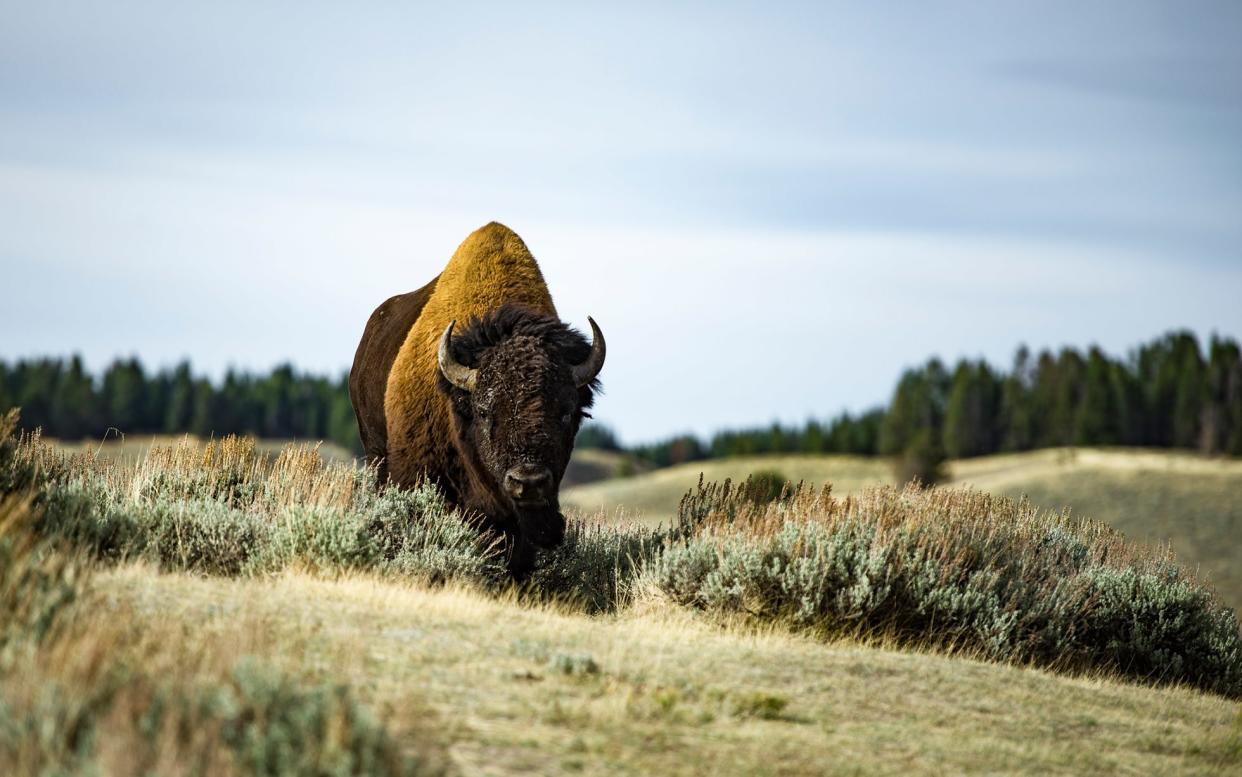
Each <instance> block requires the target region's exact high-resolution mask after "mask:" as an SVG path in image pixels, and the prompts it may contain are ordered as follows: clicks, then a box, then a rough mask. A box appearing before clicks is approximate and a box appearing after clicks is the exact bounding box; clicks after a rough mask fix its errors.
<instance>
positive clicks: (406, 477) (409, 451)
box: [384, 222, 556, 501]
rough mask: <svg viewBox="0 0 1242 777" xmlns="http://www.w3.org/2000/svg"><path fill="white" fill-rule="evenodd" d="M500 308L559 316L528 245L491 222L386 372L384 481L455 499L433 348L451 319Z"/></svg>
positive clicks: (454, 468)
mask: <svg viewBox="0 0 1242 777" xmlns="http://www.w3.org/2000/svg"><path fill="white" fill-rule="evenodd" d="M505 304H518V305H523V306H525V307H528V308H530V309H532V310H535V311H537V312H539V313H543V314H545V315H548V316H553V317H555V316H556V308H555V307H554V306H553V305H552V295H551V294H549V293H548V287H547V284H546V283H545V282H544V279H543V274H542V273H541V272H540V271H539V265H537V264H536V263H535V258H534V257H533V256H531V253H530V251H529V250H528V249H527V248H526V244H525V243H523V242H522V239H521V238H520V237H518V236H517V234H516V233H514V232H513V230H511V229H509V228H508V227H506V226H504V225H502V224H498V223H496V222H492V223H490V224H488V225H487V226H485V227H483V228H481V229H478V230H476V231H475V232H473V233H471V235H470V236H469V237H467V238H466V239H465V240H464V241H463V242H462V244H461V245H460V246H459V247H458V249H457V251H456V252H455V253H454V254H453V258H452V259H450V260H449V263H448V266H446V267H445V268H444V271H443V272H442V273H440V276H439V278H438V279H437V280H436V283H435V288H434V290H433V291H432V293H431V296H430V297H429V298H428V300H427V302H426V304H425V305H424V306H423V309H422V311H421V313H420V314H419V316H418V319H417V320H416V321H415V322H414V324H413V326H411V327H410V330H409V334H408V335H407V336H406V338H405V342H404V343H403V344H402V345H401V348H400V350H399V351H398V352H397V356H396V358H395V360H394V361H393V364H392V369H391V371H390V372H389V374H388V381H387V386H386V389H385V392H384V416H385V420H386V429H387V440H386V442H387V460H388V477H389V478H390V479H391V480H392V481H393V482H394V483H396V484H398V485H401V486H410V485H413V484H414V483H416V482H417V481H418V480H419V479H420V478H421V477H424V476H430V477H431V478H432V479H433V480H436V481H438V482H439V484H440V485H441V487H443V488H444V489H445V491H446V493H447V494H448V496H449V498H450V499H452V500H454V501H456V497H457V494H459V493H461V492H463V491H465V488H464V486H465V483H464V482H463V480H462V479H463V477H464V476H465V472H464V471H463V469H462V467H461V463H460V459H459V457H458V455H457V451H456V450H455V448H454V444H453V440H454V437H455V435H454V434H453V428H452V410H451V408H450V405H449V401H448V399H447V398H446V397H445V396H444V395H443V394H441V393H440V392H439V390H438V389H437V387H436V384H437V381H438V380H439V377H438V376H439V367H438V366H437V364H436V350H437V348H438V345H439V342H440V336H441V335H442V334H444V329H445V328H446V327H447V326H448V325H449V322H450V321H454V320H456V321H457V322H459V323H461V324H464V323H465V322H467V321H469V320H471V319H474V318H482V317H483V316H484V315H485V314H486V313H488V312H489V311H491V310H493V309H495V308H498V307H501V306H502V305H505Z"/></svg>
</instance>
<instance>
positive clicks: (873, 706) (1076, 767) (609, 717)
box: [95, 566, 1242, 775]
mask: <svg viewBox="0 0 1242 777" xmlns="http://www.w3.org/2000/svg"><path fill="white" fill-rule="evenodd" d="M95 585H96V586H97V590H98V592H99V593H100V594H101V595H102V596H103V597H104V598H105V599H106V600H107V601H111V602H115V604H114V605H112V606H113V607H117V608H120V609H121V610H122V611H124V612H126V613H128V615H127V617H131V618H134V619H135V622H136V623H137V624H138V625H139V627H140V628H142V629H144V630H149V631H153V632H155V633H162V634H168V635H170V636H171V638H173V639H183V638H184V637H182V636H181V635H187V634H193V635H195V637H194V638H195V639H203V640H207V641H215V642H230V643H233V644H240V645H244V646H245V647H244V650H245V651H246V652H248V653H250V654H252V655H254V656H256V657H258V658H259V659H260V660H262V661H264V662H267V663H271V664H274V665H276V666H279V667H280V668H281V669H283V670H284V671H286V672H289V673H291V674H293V675H296V676H308V677H312V678H320V679H323V678H329V679H332V680H333V681H336V682H349V683H350V684H351V685H352V686H353V687H354V688H356V689H358V693H359V694H360V696H361V698H362V699H363V700H364V701H365V702H366V703H368V704H369V705H370V706H371V707H373V708H375V709H388V710H390V711H391V713H392V714H391V717H390V724H391V725H392V727H393V728H394V729H395V730H397V731H404V730H421V731H422V732H423V735H424V736H431V737H432V738H433V739H436V740H437V741H439V742H441V743H442V744H443V746H444V748H445V749H446V750H447V752H448V754H449V758H450V760H451V762H452V764H453V765H454V766H455V768H457V769H459V770H460V772H461V773H463V774H487V775H510V774H545V775H560V774H566V775H568V774H669V775H681V774H685V775H691V774H718V775H777V774H782V775H784V774H806V775H823V774H827V775H834V774H840V775H858V774H908V773H942V774H970V773H975V774H984V773H990V774H996V773H1010V774H1026V773H1030V774H1036V773H1040V774H1048V773H1059V774H1170V775H1172V774H1211V773H1220V774H1224V773H1228V772H1229V771H1230V770H1232V769H1236V768H1239V766H1242V762H1240V761H1239V760H1238V758H1239V757H1242V756H1240V754H1239V748H1242V718H1240V717H1239V707H1238V705H1237V704H1236V703H1234V702H1228V701H1226V700H1224V699H1222V698H1220V697H1215V696H1210V695H1204V694H1200V693H1195V692H1192V691H1189V690H1182V689H1176V688H1165V689H1152V688H1143V687H1138V686H1132V685H1127V684H1123V683H1117V682H1115V681H1111V680H1108V679H1106V678H1100V677H1096V678H1092V677H1079V678H1071V677H1064V676H1058V675H1054V674H1050V673H1045V672H1041V671H1036V670H1030V669H1017V668H1013V667H1006V666H999V665H994V664H986V663H980V662H975V661H970V660H964V659H952V658H945V657H943V656H937V655H932V654H920V653H911V652H898V651H895V650H889V649H883V648H875V647H862V646H859V645H856V644H851V643H849V642H837V643H832V644H824V643H822V642H820V641H817V640H815V639H812V638H810V637H800V636H796V635H790V634H788V633H784V632H782V631H779V630H755V629H752V628H746V627H743V626H740V625H739V626H736V627H726V628H721V624H720V623H719V622H717V621H714V620H708V619H704V618H702V617H700V616H696V615H695V614H693V613H690V612H687V611H679V610H670V609H663V608H659V609H647V610H645V611H644V610H642V609H637V610H629V611H626V612H623V613H620V614H616V615H611V616H596V617H589V618H588V617H583V616H582V615H581V614H579V613H576V612H573V611H566V610H562V609H560V608H557V607H552V606H530V605H521V604H519V603H517V602H515V601H513V600H512V599H507V598H505V597H500V598H496V597H491V596H485V595H481V594H479V593H477V592H473V591H468V590H461V589H455V588H451V587H450V588H439V589H428V588H425V587H417V586H410V585H403V584H400V583H394V582H391V581H382V580H376V579H372V578H367V577H356V576H345V577H339V578H336V579H324V578H321V577H313V576H308V575H305V574H300V573H289V574H285V575H281V576H279V577H276V578H274V579H269V580H262V581H259V580H229V579H221V578H200V577H194V576H188V575H184V574H161V573H159V572H158V571H157V570H154V569H151V568H148V567H142V566H136V567H135V566H129V567H123V568H120V569H117V570H115V571H113V572H110V573H107V574H105V575H103V576H101V577H100V578H99V579H98V580H97V581H96V583H95ZM234 649H235V648H234ZM412 700H413V701H414V702H416V703H413V704H412V703H411V701H412Z"/></svg>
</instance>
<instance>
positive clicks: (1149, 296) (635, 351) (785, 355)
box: [0, 2, 1242, 441]
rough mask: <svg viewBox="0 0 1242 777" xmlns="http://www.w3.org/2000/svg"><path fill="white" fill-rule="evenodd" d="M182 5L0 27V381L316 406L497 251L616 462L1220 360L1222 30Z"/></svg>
mask: <svg viewBox="0 0 1242 777" xmlns="http://www.w3.org/2000/svg"><path fill="white" fill-rule="evenodd" d="M175 5H179V4H172V3H150V4H142V3H108V4H100V3H89V4H88V3H81V4H75V3H59V2H49V3H9V2H4V3H0V6H2V8H0V11H2V14H3V15H2V17H0V18H3V19H4V22H3V24H0V270H2V272H0V278H3V284H4V286H5V290H6V293H5V294H4V299H5V303H4V305H3V306H0V357H3V358H14V357H18V356H26V355H33V354H45V353H52V354H66V353H69V352H72V351H79V352H82V353H83V354H84V355H85V356H86V357H87V359H88V361H89V362H90V363H91V364H92V365H93V366H97V367H98V366H102V365H103V364H105V363H106V362H107V361H108V360H109V359H111V358H112V357H113V356H115V355H120V354H130V353H136V354H138V355H139V356H141V357H142V358H143V359H144V361H145V362H147V363H148V364H150V365H163V364H169V363H171V362H173V361H175V360H176V359H179V358H180V357H182V356H188V357H190V358H191V359H192V360H193V362H194V363H195V365H196V366H197V367H198V368H201V369H205V370H208V371H210V372H212V373H213V374H218V373H219V372H220V371H221V370H223V368H224V367H225V366H227V365H230V364H232V365H237V366H241V367H246V368H252V369H266V368H267V367H270V366H271V365H272V364H274V363H276V362H278V361H283V360H291V361H293V362H294V363H296V364H297V365H299V366H300V367H302V368H306V369H310V370H315V371H327V370H331V371H337V370H341V369H344V368H346V367H347V366H348V364H349V362H350V360H351V359H352V356H353V350H354V347H355V345H356V343H357V339H358V336H359V334H360V333H361V329H362V326H363V324H364V322H365V321H366V318H367V316H368V315H369V313H370V311H371V310H372V308H373V307H374V306H375V305H376V304H378V303H379V302H380V301H381V300H382V299H384V298H385V297H387V296H389V295H391V294H394V293H398V292H402V291H408V290H410V289H413V288H416V287H418V286H420V285H422V284H423V283H425V282H426V281H427V280H429V279H430V278H431V277H432V276H434V275H435V274H436V273H437V272H438V271H439V270H440V268H441V267H442V266H443V264H444V262H445V261H446V260H447V259H448V257H449V255H450V254H451V253H452V251H453V249H454V248H455V247H456V245H457V243H458V242H460V241H461V239H462V238H463V237H464V236H465V235H466V234H467V233H469V232H470V231H471V230H472V229H474V228H476V227H478V226H480V225H482V224H484V223H486V222H487V221H490V220H493V219H495V220H500V221H503V222H504V223H506V224H508V225H509V226H511V227H513V228H514V229H515V230H517V231H518V233H519V234H521V235H522V236H523V237H524V238H525V239H526V241H527V243H528V244H529V245H530V247H531V249H532V250H533V251H534V253H535V255H536V256H537V257H538V258H539V260H540V262H541V264H542V266H543V268H544V273H545V275H546V277H547V278H548V281H549V285H550V286H551V289H552V292H553V296H554V298H555V299H556V301H557V304H558V306H559V308H560V310H561V313H562V316H563V317H565V318H566V319H568V320H570V321H573V322H575V323H577V324H578V325H579V326H584V325H585V321H586V315H587V314H588V313H590V314H591V315H594V316H595V317H596V319H597V320H598V321H599V322H600V323H601V325H602V326H603V327H604V331H605V333H606V334H607V335H608V342H609V360H608V365H607V367H606V368H605V372H604V376H603V377H604V379H605V386H606V394H605V396H604V397H603V398H602V399H601V401H600V403H599V412H598V416H599V417H600V418H601V419H603V420H606V421H609V422H611V423H612V424H613V425H615V426H616V428H617V429H618V430H619V431H620V432H621V434H622V436H623V437H624V438H625V439H627V440H629V441H639V440H646V439H651V438H653V437H657V436H661V435H664V434H667V433H671V432H675V431H682V430H693V431H697V432H710V431H712V430H714V429H716V428H719V427H721V426H738V425H751V424H761V423H766V422H768V421H771V420H774V419H781V420H784V421H802V420H804V419H805V418H807V417H808V416H812V415H814V416H817V417H825V416H829V415H832V414H835V413H836V412H838V411H840V410H841V409H843V408H850V409H861V408H866V407H869V406H872V405H875V404H878V403H881V402H883V401H885V400H886V399H887V398H888V394H889V392H890V390H891V389H892V387H893V385H894V383H895V380H896V378H897V376H898V374H899V372H900V371H901V369H902V368H903V367H905V366H907V365H910V364H913V363H917V362H921V361H922V360H923V359H924V358H926V357H927V356H929V355H932V354H938V355H940V356H941V357H943V358H945V359H955V358H957V357H959V356H963V355H966V356H984V357H987V358H989V359H991V360H993V361H995V362H997V363H999V364H1007V363H1008V361H1009V359H1010V357H1011V355H1012V353H1013V350H1014V348H1015V347H1016V346H1017V344H1018V343H1020V342H1025V343H1028V344H1029V345H1031V346H1032V347H1034V348H1040V347H1046V346H1047V347H1059V346H1061V345H1066V344H1070V345H1076V346H1082V347H1085V346H1086V345H1088V344H1090V343H1099V344H1100V345H1102V346H1104V347H1105V348H1106V349H1108V350H1110V351H1113V352H1124V350H1125V349H1127V348H1128V347H1130V346H1132V345H1134V344H1137V343H1138V342H1141V341H1145V340H1148V339H1150V338H1152V337H1154V336H1156V335H1158V334H1160V333H1162V332H1164V331H1166V330H1168V329H1170V328H1173V327H1188V328H1190V329H1193V330H1195V331H1196V332H1198V333H1200V334H1201V335H1203V336H1206V335H1208V334H1209V333H1211V332H1213V331H1215V332H1219V333H1223V334H1228V335H1231V336H1233V337H1238V336H1240V335H1242V142H1240V141H1239V139H1240V138H1242V46H1240V45H1239V44H1238V41H1240V40H1242V5H1240V4H1238V3H1168V4H1145V3H1134V2H1109V3H1091V4H1085V3H1079V2H1075V3H1040V4H1034V3H1000V2H992V3H965V4H960V5H954V4H934V5H933V4H926V3H908V4H883V6H884V7H883V8H881V7H880V6H881V4H875V3H853V4H824V3H814V4H806V5H801V4H786V5H778V4H775V3H754V4H740V5H739V4H730V5H722V4H716V3H710V4H678V5H675V6H672V5H670V4H666V3H660V4H652V5H641V4H634V3H626V4H616V5H614V6H613V7H611V8H593V9H592V8H586V7H584V5H583V4H565V5H563V6H562V5H523V6H522V7H520V8H519V7H518V6H517V4H506V5H498V6H491V7H489V6H470V5H465V4H444V3H436V4H428V5H425V6H415V5H413V4H409V3H392V4H365V3H349V4H346V3H337V4H332V5H318V4H313V3H305V2H298V3H288V4H277V3H220V2H216V3H210V4H198V6H197V7H196V8H195V9H193V10H184V9H178V10H173V7H174V6H175ZM450 6H451V7H450ZM670 387H676V390H675V391H670V390H669V389H670Z"/></svg>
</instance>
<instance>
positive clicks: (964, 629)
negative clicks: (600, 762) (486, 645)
mask: <svg viewBox="0 0 1242 777" xmlns="http://www.w3.org/2000/svg"><path fill="white" fill-rule="evenodd" d="M682 508H683V509H682V515H681V528H682V533H681V539H680V540H677V541H674V542H671V543H670V545H669V547H668V549H667V550H665V551H664V553H662V554H659V555H654V556H653V557H652V558H651V560H650V561H649V562H648V563H647V564H646V565H645V566H644V568H643V570H642V575H643V576H644V581H643V583H644V584H645V587H646V588H647V589H648V590H655V591H658V592H659V593H660V595H662V596H664V597H666V598H667V599H669V600H671V601H673V602H675V603H677V604H680V605H685V606H690V607H695V608H698V609H703V610H707V611H710V612H719V613H740V614H745V615H749V616H751V617H755V618H759V619H764V620H774V621H780V622H785V623H788V624H790V625H792V626H794V627H797V628H806V629H811V630H813V631H817V632H821V633H836V634H840V633H847V634H851V635H860V634H861V635H870V636H877V637H880V636H882V637H886V638H889V639H895V640H897V641H898V642H899V643H902V644H906V645H912V646H931V647H937V648H941V649H946V650H952V651H964V652H968V653H971V654H973V655H977V656H981V657H985V658H989V659H992V660H997V661H1010V662H1015V663H1030V664H1037V665H1043V666H1052V667H1060V668H1067V669H1072V670H1084V669H1101V668H1102V669H1108V670H1111V671H1115V672H1118V673H1121V674H1124V675H1128V676H1131V677H1136V678H1141V679H1146V680H1153V681H1163V682H1178V683H1186V684H1190V685H1195V686H1197V687H1199V688H1203V689H1205V690H1210V691H1214V692H1217V693H1223V694H1226V695H1229V696H1233V697H1238V696H1242V639H1240V638H1239V634H1238V624H1237V620H1236V618H1235V616H1234V613H1233V612H1232V611H1231V610H1229V609H1227V608H1225V607H1223V606H1221V605H1220V604H1219V603H1218V602H1216V601H1215V600H1214V599H1213V597H1212V596H1211V594H1210V593H1209V592H1208V591H1207V590H1206V589H1204V588H1203V587H1202V586H1201V585H1199V584H1198V583H1196V582H1195V581H1194V580H1193V579H1191V578H1189V577H1188V576H1186V575H1185V573H1184V572H1183V571H1182V570H1180V569H1179V568H1178V567H1177V566H1176V565H1175V564H1173V562H1172V560H1171V559H1170V558H1169V556H1168V555H1167V553H1157V552H1153V551H1150V550H1148V549H1145V548H1142V547H1140V546H1135V545H1131V544H1128V543H1126V542H1124V541H1123V539H1122V538H1121V536H1120V535H1118V534H1116V533H1115V532H1112V531H1110V530H1108V529H1107V528H1105V527H1103V526H1102V525H1098V524H1092V523H1085V522H1084V523H1080V522H1072V521H1070V520H1069V519H1068V518H1067V517H1065V516H1059V515H1051V514H1042V515H1041V514H1039V513H1037V512H1036V511H1035V510H1034V509H1033V508H1032V507H1030V505H1028V504H1026V503H1023V502H1014V501H1011V500H1007V499H998V498H993V497H990V496H988V495H986V494H981V493H978V492H972V491H947V490H933V491H928V492H920V491H919V490H917V489H915V488H908V489H906V490H904V491H897V490H894V489H876V490H874V491H871V492H868V493H866V494H864V495H863V496H861V497H858V498H851V499H846V500H834V499H832V498H831V497H829V496H828V495H827V493H826V492H825V493H819V494H816V493H814V492H810V491H798V492H797V493H795V494H794V495H792V496H791V497H790V498H789V499H788V500H786V501H782V502H777V503H772V504H769V505H767V506H764V507H757V506H755V504H754V502H753V501H752V500H751V499H750V498H749V495H748V493H747V491H746V489H744V488H742V489H736V490H731V489H730V488H729V487H728V484H726V485H725V486H724V487H723V488H722V487H717V486H714V485H709V486H700V489H699V490H698V492H697V493H696V494H693V495H689V496H688V497H687V498H686V499H685V500H683V503H682Z"/></svg>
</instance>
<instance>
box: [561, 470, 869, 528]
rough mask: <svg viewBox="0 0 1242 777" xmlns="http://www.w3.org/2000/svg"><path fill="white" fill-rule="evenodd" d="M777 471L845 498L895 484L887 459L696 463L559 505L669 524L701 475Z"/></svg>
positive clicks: (719, 477)
mask: <svg viewBox="0 0 1242 777" xmlns="http://www.w3.org/2000/svg"><path fill="white" fill-rule="evenodd" d="M764 469H768V470H777V471H779V472H781V473H782V474H784V475H785V476H786V477H788V478H789V479H790V480H792V481H794V482H797V481H800V480H801V481H805V482H807V483H813V484H816V485H822V484H824V483H829V482H830V483H832V488H833V493H834V494H837V495H845V494H849V493H855V492H857V491H861V490H862V489H863V488H865V487H867V486H871V485H876V484H879V483H887V482H890V481H891V480H892V473H891V472H890V467H889V466H888V463H887V462H885V461H881V460H879V459H871V458H866V457H862V456H811V455H773V456H748V457H739V458H733V459H712V460H709V461H696V462H692V463H690V464H682V465H679V466H676V467H666V468H664V469H657V470H653V471H651V472H648V473H646V474H642V475H635V476H634V477H629V478H620V479H615V480H607V481H600V482H596V483H590V484H587V485H584V486H575V487H571V488H567V489H563V490H562V491H561V503H562V504H563V505H565V506H567V507H570V508H573V509H576V510H579V511H581V512H583V513H586V514H590V513H595V512H599V511H603V512H604V513H606V514H607V515H609V516H613V515H617V514H618V513H620V514H622V515H624V516H625V517H627V518H630V519H633V520H637V521H640V522H644V523H651V524H657V523H661V522H667V521H668V519H669V518H670V517H671V516H673V515H674V514H676V512H677V503H678V502H680V501H681V498H682V497H683V496H685V494H686V492H687V491H689V490H690V489H692V488H694V486H695V484H696V483H698V482H699V475H700V474H702V475H703V477H704V479H705V480H707V481H713V480H714V481H718V482H719V481H724V480H725V479H726V478H730V479H732V480H733V481H735V482H737V481H742V480H745V479H746V477H747V476H748V475H750V473H752V472H755V471H757V470H764Z"/></svg>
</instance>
